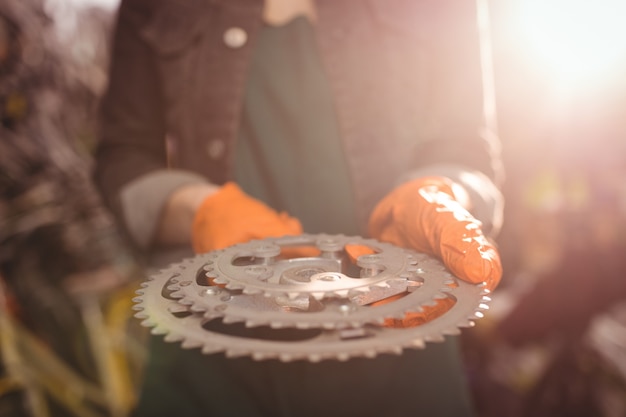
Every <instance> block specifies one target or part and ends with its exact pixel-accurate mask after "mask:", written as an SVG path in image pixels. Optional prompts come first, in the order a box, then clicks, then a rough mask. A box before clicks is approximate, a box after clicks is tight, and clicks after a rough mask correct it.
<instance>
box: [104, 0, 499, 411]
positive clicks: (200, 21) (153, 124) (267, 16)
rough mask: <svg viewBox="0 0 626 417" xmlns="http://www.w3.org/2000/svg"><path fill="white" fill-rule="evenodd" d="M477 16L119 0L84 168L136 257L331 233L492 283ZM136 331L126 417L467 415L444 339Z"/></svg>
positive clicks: (445, 7) (494, 211)
mask: <svg viewBox="0 0 626 417" xmlns="http://www.w3.org/2000/svg"><path fill="white" fill-rule="evenodd" d="M476 15H477V8H476V5H475V4H473V3H472V2H461V1H456V0H446V1H438V2H430V1H406V0H385V1H380V0H359V1H357V0H354V1H313V0H301V1H293V0H283V1H279V0H267V1H265V2H263V1H260V0H214V1H210V2H208V1H201V0H187V1H178V0H160V1H154V0H123V1H122V2H121V4H120V8H119V12H118V20H117V24H116V28H115V32H114V41H113V50H112V57H111V59H112V64H111V68H110V74H109V75H110V78H109V85H108V90H107V93H106V94H105V97H104V98H103V101H102V112H101V115H102V117H101V121H102V129H101V134H100V142H99V145H98V148H97V152H96V161H97V164H96V170H95V173H94V178H95V181H96V183H97V184H98V186H99V188H100V190H101V192H102V194H103V196H104V199H105V201H106V202H107V204H108V206H109V207H111V210H112V211H113V212H114V213H115V214H116V216H117V218H118V220H119V222H120V224H122V225H123V227H124V229H125V230H126V232H127V234H128V237H129V239H130V240H132V242H134V244H135V246H136V247H137V249H138V251H139V252H141V253H143V254H145V255H146V260H147V262H148V265H149V266H151V267H155V266H158V265H165V264H167V263H168V262H176V261H180V260H181V259H182V258H183V257H184V256H185V254H187V255H189V254H193V253H200V252H206V251H211V250H214V249H219V248H223V247H227V246H229V245H232V244H235V243H239V242H245V241H248V240H250V239H258V238H264V237H268V236H281V235H290V234H299V233H302V232H306V233H330V234H336V233H342V234H346V235H363V236H370V237H373V238H376V239H379V240H381V241H386V242H390V243H393V244H396V245H399V246H404V247H409V248H412V249H416V250H419V251H423V252H428V253H433V254H435V255H437V256H439V257H441V259H443V260H444V262H445V264H446V265H447V266H448V267H449V268H450V269H451V270H452V271H453V272H454V273H455V274H456V275H458V276H459V277H461V278H462V279H466V280H469V281H470V282H476V283H480V282H487V286H488V288H490V289H493V288H495V286H496V285H497V284H498V282H499V280H500V277H501V274H502V271H501V264H500V259H499V255H498V252H497V249H496V247H495V245H494V244H493V243H492V240H491V239H489V237H488V236H495V233H496V232H497V230H498V228H499V225H500V223H501V209H502V197H501V194H500V192H499V190H498V183H499V181H500V180H501V177H502V169H501V166H500V164H499V156H498V152H499V151H498V148H499V143H498V139H497V136H496V134H495V132H494V130H493V129H492V127H491V126H490V124H489V123H487V120H486V119H487V118H486V116H485V111H484V109H485V106H484V100H485V95H484V94H483V85H482V84H483V71H482V68H481V53H480V52H481V51H480V36H479V34H480V32H479V28H478V26H477V19H476ZM470 212H471V213H472V214H470ZM400 325H402V323H400ZM150 343H151V344H150V346H149V351H150V358H149V359H148V363H147V367H146V374H145V375H144V384H143V386H142V392H141V394H140V399H139V404H138V406H137V409H136V415H139V416H144V415H145V416H152V417H154V416H161V415H162V416H171V415H184V416H206V415H219V416H230V415H233V416H235V415H237V416H239V415H246V416H292V415H294V416H295V415H297V416H309V415H311V416H313V415H315V416H319V415H341V416H353V415H354V416H374V415H376V416H379V415H388V416H409V415H410V416H415V415H428V416H455V417H458V416H468V415H472V405H471V400H470V398H469V397H468V393H467V390H466V381H465V380H464V377H463V369H462V363H461V361H460V357H459V354H458V350H457V346H456V341H455V339H454V338H447V339H446V341H445V342H444V343H441V344H429V345H428V347H426V349H424V350H407V351H405V352H404V353H402V354H401V355H397V356H396V355H380V356H378V357H376V358H375V359H364V358H355V359H350V360H348V361H345V362H340V361H332V360H329V361H322V362H319V363H311V362H307V361H296V362H290V363H281V362H279V361H271V360H268V361H254V360H252V359H251V358H237V359H230V358H226V357H225V355H223V354H212V355H202V354H200V352H199V351H198V350H183V349H181V348H180V346H178V345H176V344H168V343H164V342H163V341H162V340H161V338H159V337H155V338H152V339H151V342H150Z"/></svg>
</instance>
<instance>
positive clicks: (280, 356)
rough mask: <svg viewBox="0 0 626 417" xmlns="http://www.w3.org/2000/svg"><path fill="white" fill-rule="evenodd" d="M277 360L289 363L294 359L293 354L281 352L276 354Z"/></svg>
mask: <svg viewBox="0 0 626 417" xmlns="http://www.w3.org/2000/svg"><path fill="white" fill-rule="evenodd" d="M278 359H280V361H281V362H291V361H294V360H295V359H296V358H295V356H294V354H293V353H288V352H283V353H279V354H278Z"/></svg>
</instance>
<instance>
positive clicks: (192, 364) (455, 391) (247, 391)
mask: <svg viewBox="0 0 626 417" xmlns="http://www.w3.org/2000/svg"><path fill="white" fill-rule="evenodd" d="M287 343H288V342H287ZM150 349H151V354H152V361H151V366H150V367H148V369H147V373H146V375H145V383H144V384H145V385H144V390H143V394H144V397H143V398H142V399H141V401H140V406H139V409H138V410H137V411H136V413H135V415H136V416H137V417H139V416H141V417H169V416H171V417H174V416H181V417H208V416H220V417H230V416H232V417H240V416H245V417H308V416H310V417H319V416H324V417H334V416H337V417H380V416H385V417H400V416H401V417H419V416H425V417H443V416H445V417H468V416H471V415H472V412H471V407H470V401H469V398H468V397H467V395H466V394H465V390H464V381H463V377H462V375H461V372H460V369H461V365H460V363H459V355H458V352H457V346H456V343H455V341H454V339H448V340H447V341H446V342H444V343H442V344H431V345H429V347H428V348H427V349H425V350H407V351H405V352H404V353H403V354H402V355H401V356H395V355H381V356H378V357H377V358H376V359H360V358H357V359H352V360H350V361H346V362H338V361H323V362H320V363H310V362H305V361H297V362H291V363H281V362H277V361H259V362H257V361H254V360H252V359H250V358H237V359H225V358H224V356H223V355H222V354H215V355H203V354H202V353H200V351H199V350H198V349H193V350H183V349H181V348H180V345H179V344H176V343H166V342H163V340H162V337H160V336H158V337H153V338H152V339H151V346H150Z"/></svg>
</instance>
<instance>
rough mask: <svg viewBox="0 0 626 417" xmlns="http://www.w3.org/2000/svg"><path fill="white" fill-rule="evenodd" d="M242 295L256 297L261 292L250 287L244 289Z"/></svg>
mask: <svg viewBox="0 0 626 417" xmlns="http://www.w3.org/2000/svg"><path fill="white" fill-rule="evenodd" d="M242 291H243V293H244V294H248V295H256V294H260V293H261V292H262V291H261V290H260V289H258V288H251V287H246V288H244V289H243V290H242Z"/></svg>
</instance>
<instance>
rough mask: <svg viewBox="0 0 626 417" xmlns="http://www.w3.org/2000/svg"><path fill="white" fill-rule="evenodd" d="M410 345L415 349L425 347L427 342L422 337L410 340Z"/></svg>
mask: <svg viewBox="0 0 626 417" xmlns="http://www.w3.org/2000/svg"><path fill="white" fill-rule="evenodd" d="M409 346H410V347H412V348H414V349H424V348H425V347H426V342H425V341H424V339H422V338H421V337H419V338H416V339H413V340H411V341H410V342H409Z"/></svg>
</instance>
